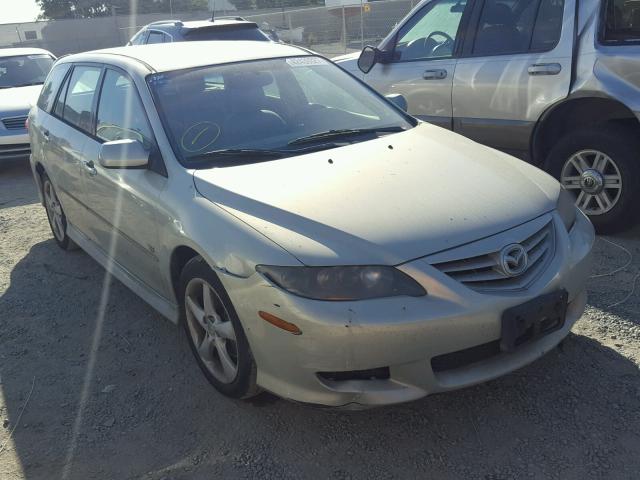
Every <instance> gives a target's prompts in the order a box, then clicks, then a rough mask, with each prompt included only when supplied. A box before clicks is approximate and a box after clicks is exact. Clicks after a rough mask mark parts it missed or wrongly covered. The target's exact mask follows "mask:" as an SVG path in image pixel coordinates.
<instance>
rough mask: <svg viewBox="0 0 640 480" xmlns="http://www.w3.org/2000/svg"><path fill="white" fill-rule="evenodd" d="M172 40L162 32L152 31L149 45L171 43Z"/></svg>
mask: <svg viewBox="0 0 640 480" xmlns="http://www.w3.org/2000/svg"><path fill="white" fill-rule="evenodd" d="M170 41H171V40H169V39H168V37H167V36H166V35H165V34H164V33H162V32H158V31H155V30H151V31H150V32H149V38H147V44H151V43H164V42H170Z"/></svg>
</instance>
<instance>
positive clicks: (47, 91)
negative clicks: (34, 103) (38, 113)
mask: <svg viewBox="0 0 640 480" xmlns="http://www.w3.org/2000/svg"><path fill="white" fill-rule="evenodd" d="M69 68H70V64H68V63H63V64H60V65H56V66H55V67H53V69H52V70H51V72H50V73H49V76H48V77H47V80H46V81H45V82H44V87H42V92H40V97H39V98H38V107H40V108H41V109H42V110H44V111H45V112H50V111H51V107H53V101H54V100H55V98H56V93H58V90H59V89H60V85H61V84H62V81H63V80H64V77H65V75H66V74H67V72H68V71H69Z"/></svg>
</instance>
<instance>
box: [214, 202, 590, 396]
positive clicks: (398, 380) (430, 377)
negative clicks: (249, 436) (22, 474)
mask: <svg viewBox="0 0 640 480" xmlns="http://www.w3.org/2000/svg"><path fill="white" fill-rule="evenodd" d="M549 215H550V216H551V217H552V218H553V223H554V227H555V229H556V231H557V236H556V246H555V253H554V256H553V259H552V260H551V262H550V263H549V265H548V266H547V267H546V268H545V270H544V272H543V273H542V274H541V275H540V276H539V277H538V278H537V279H536V280H535V281H534V282H533V283H532V284H531V285H530V286H529V287H528V288H527V289H526V290H524V291H522V292H517V293H513V292H510V293H506V292H505V293H502V294H495V293H492V294H487V293H479V292H476V291H474V290H471V289H469V288H467V287H466V286H464V285H462V284H461V283H458V282H457V281H455V280H453V279H451V278H449V277H447V276H446V275H445V274H444V273H442V272H440V271H438V270H437V269H435V268H434V267H432V266H431V265H429V264H427V263H426V262H425V261H424V260H415V261H413V262H410V263H407V264H404V265H402V266H400V267H399V268H400V269H401V270H403V271H404V272H405V273H408V274H409V275H411V276H412V277H413V278H415V279H416V280H417V281H418V282H419V283H421V284H422V285H423V286H424V287H425V289H426V290H427V291H428V292H429V294H428V295H427V296H425V297H420V298H410V297H394V298H385V299H376V300H368V301H359V302H323V301H314V300H308V299H303V298H299V297H296V296H293V295H290V294H288V293H286V292H283V291H282V290H280V289H279V288H277V287H274V286H272V285H271V284H269V283H268V282H267V281H266V280H265V279H263V278H262V277H260V276H259V275H257V274H256V275H253V276H252V277H250V278H249V279H240V278H233V277H224V278H222V280H223V283H224V284H225V287H226V288H227V291H228V292H229V294H230V297H231V299H232V301H233V303H234V305H235V307H236V310H237V312H238V315H239V317H240V319H241V321H242V324H243V326H244V329H245V331H246V334H247V338H248V340H249V344H250V345H251V349H252V352H253V355H254V358H255V360H256V364H257V366H258V377H257V382H258V384H259V385H260V386H262V387H263V388H265V389H266V390H269V391H272V392H273V393H276V394H277V395H279V396H281V397H284V398H288V399H292V400H296V401H300V402H306V403H315V404H322V405H327V406H349V405H351V406H358V405H363V406H364V405H384V404H392V403H399V402H406V401H409V400H414V399H417V398H420V397H423V396H425V395H429V394H432V393H436V392H442V391H447V390H453V389H457V388H462V387H466V386H470V385H473V384H476V383H480V382H484V381H487V380H490V379H493V378H496V377H499V376H501V375H504V374H506V373H508V372H511V371H513V370H515V369H518V368H520V367H522V366H524V365H526V364H528V363H530V362H532V361H534V360H535V359H537V358H539V357H541V356H542V355H544V354H545V353H546V352H548V351H549V350H551V349H552V348H554V347H555V346H556V345H557V344H558V343H559V342H560V341H561V340H562V339H563V338H564V337H565V336H566V335H567V334H568V332H569V330H570V329H571V327H572V326H573V324H574V323H575V322H576V320H578V319H579V318H580V316H581V315H582V313H583V311H584V308H585V304H586V291H585V284H586V280H587V278H588V276H589V273H590V270H591V249H592V246H593V241H594V231H593V227H592V226H591V223H590V222H589V220H588V219H587V218H586V217H585V216H584V215H582V214H578V218H577V220H576V223H575V225H574V226H573V228H572V230H571V232H570V233H567V232H566V230H565V229H564V226H563V225H562V222H561V220H560V218H559V217H558V216H557V214H556V213H552V214H549ZM561 289H564V290H566V291H567V292H568V294H569V307H568V311H567V317H566V321H565V324H564V326H563V327H562V328H561V329H560V330H557V331H555V332H553V333H550V334H548V335H546V336H544V337H541V338H539V339H538V340H536V341H533V342H531V343H527V344H524V345H522V346H520V347H519V348H518V349H517V350H516V351H515V352H511V353H501V352H496V353H495V354H493V355H488V356H485V357H483V358H482V359H480V360H477V359H475V360H474V361H472V362H470V363H469V364H466V365H462V366H457V367H456V368H452V369H440V368H436V369H434V367H433V364H432V359H433V358H434V357H440V356H442V355H446V354H450V353H452V352H459V351H465V350H467V349H472V347H477V346H479V345H485V344H495V342H496V340H499V339H500V336H501V318H502V313H503V312H504V310H506V309H508V308H510V307H513V306H515V305H520V304H522V303H525V302H527V301H528V300H531V299H532V298H535V297H537V296H539V295H542V294H544V293H548V292H553V291H557V290H561ZM259 310H264V311H267V312H269V313H272V314H274V315H277V316H279V317H281V318H283V319H284V320H286V321H288V322H292V323H294V324H296V325H297V326H298V327H299V328H300V329H301V330H302V332H303V333H302V335H298V336H294V335H291V334H289V333H287V332H285V331H283V330H280V329H278V328H275V327H274V326H272V325H270V324H268V323H266V322H264V321H262V320H261V319H260V318H259V317H258V315H257V312H258V311H259ZM381 367H388V378H374V379H363V378H351V379H344V378H342V379H335V378H327V377H326V376H320V375H318V373H319V372H347V371H349V372H351V371H360V370H372V369H380V368H381ZM347 377H348V375H347Z"/></svg>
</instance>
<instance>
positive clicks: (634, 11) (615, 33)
mask: <svg viewBox="0 0 640 480" xmlns="http://www.w3.org/2000/svg"><path fill="white" fill-rule="evenodd" d="M602 39H603V41H605V42H612V43H617V42H629V41H640V0H607V2H606V4H605V12H604V25H603V36H602Z"/></svg>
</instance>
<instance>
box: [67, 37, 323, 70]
mask: <svg viewBox="0 0 640 480" xmlns="http://www.w3.org/2000/svg"><path fill="white" fill-rule="evenodd" d="M112 55H113V56H120V57H128V58H131V59H134V60H137V61H139V62H141V63H143V64H145V65H147V66H148V67H150V68H151V69H153V70H154V71H156V72H167V71H171V70H182V69H185V68H193V67H200V66H205V65H218V64H222V63H231V62H243V61H248V60H261V59H266V58H278V57H293V56H301V55H310V53H309V52H307V51H306V50H303V49H301V48H298V47H294V46H292V45H284V44H281V43H273V42H258V41H242V40H233V41H220V40H218V41H206V42H174V43H157V44H153V45H133V46H129V47H118V48H109V49H106V50H96V51H93V52H86V53H78V54H75V55H69V56H67V57H64V60H63V61H65V62H80V61H99V60H98V59H97V58H96V57H100V56H112Z"/></svg>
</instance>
